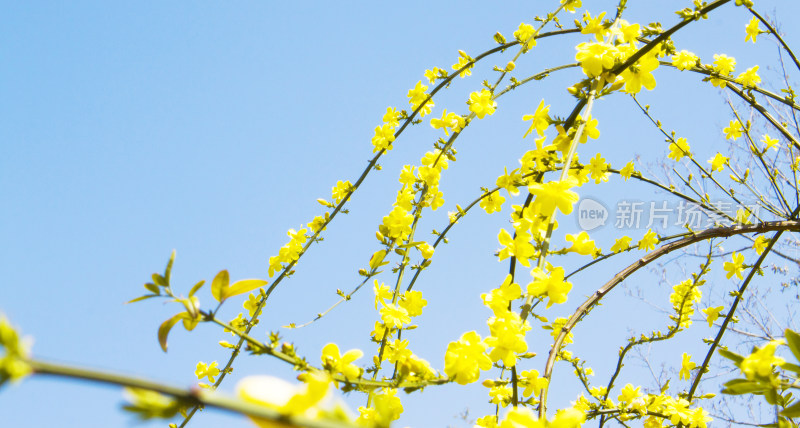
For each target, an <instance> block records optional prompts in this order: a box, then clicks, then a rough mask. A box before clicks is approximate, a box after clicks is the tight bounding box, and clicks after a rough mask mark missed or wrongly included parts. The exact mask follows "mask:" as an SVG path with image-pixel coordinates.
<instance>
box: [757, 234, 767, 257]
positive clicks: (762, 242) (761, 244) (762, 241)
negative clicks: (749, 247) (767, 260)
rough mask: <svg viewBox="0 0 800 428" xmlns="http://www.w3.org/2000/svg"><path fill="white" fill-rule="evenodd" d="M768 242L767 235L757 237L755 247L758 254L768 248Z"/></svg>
mask: <svg viewBox="0 0 800 428" xmlns="http://www.w3.org/2000/svg"><path fill="white" fill-rule="evenodd" d="M768 243H769V239H767V237H766V236H759V237H758V238H756V240H755V241H754V242H753V249H755V250H756V254H758V255H759V256H760V255H761V253H763V252H764V250H766V249H767V244H768Z"/></svg>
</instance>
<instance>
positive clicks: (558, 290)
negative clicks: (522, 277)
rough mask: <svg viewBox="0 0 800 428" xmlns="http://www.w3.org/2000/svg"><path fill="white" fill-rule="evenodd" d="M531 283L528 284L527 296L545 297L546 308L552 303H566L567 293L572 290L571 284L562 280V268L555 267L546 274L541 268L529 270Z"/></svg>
mask: <svg viewBox="0 0 800 428" xmlns="http://www.w3.org/2000/svg"><path fill="white" fill-rule="evenodd" d="M531 276H533V281H532V282H531V283H530V284H528V294H530V295H532V296H547V298H548V301H547V307H548V308H549V307H550V306H553V303H564V302H566V301H567V293H569V291H570V290H571V289H572V283H571V282H567V281H565V280H564V268H563V267H560V266H559V267H557V268H553V269H550V272H549V273H546V272H545V271H543V270H542V269H541V268H538V267H536V268H533V270H531Z"/></svg>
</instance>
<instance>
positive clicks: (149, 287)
mask: <svg viewBox="0 0 800 428" xmlns="http://www.w3.org/2000/svg"><path fill="white" fill-rule="evenodd" d="M144 288H146V289H147V291H149V292H151V293H153V294H161V289H160V288H158V286H157V285H155V284H153V283H152V282H148V283H147V284H145V285H144Z"/></svg>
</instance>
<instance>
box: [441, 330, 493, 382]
mask: <svg viewBox="0 0 800 428" xmlns="http://www.w3.org/2000/svg"><path fill="white" fill-rule="evenodd" d="M486 348H487V345H486V344H485V343H483V341H482V340H481V337H480V335H478V333H476V332H474V331H470V332H467V333H464V334H462V335H461V338H460V339H459V340H458V342H450V344H449V345H447V352H445V356H444V372H445V374H447V376H448V377H450V379H452V380H455V381H456V383H458V384H459V385H466V384H468V383H472V382H475V381H476V380H478V377H479V376H480V371H481V370H489V369H490V368H492V360H491V359H489V357H488V356H487V355H486V354H485V351H486Z"/></svg>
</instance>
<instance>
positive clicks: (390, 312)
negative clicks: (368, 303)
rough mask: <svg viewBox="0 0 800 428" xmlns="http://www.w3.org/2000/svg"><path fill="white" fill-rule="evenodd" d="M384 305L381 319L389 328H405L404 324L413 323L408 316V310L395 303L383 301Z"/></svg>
mask: <svg viewBox="0 0 800 428" xmlns="http://www.w3.org/2000/svg"><path fill="white" fill-rule="evenodd" d="M381 305H382V306H383V307H382V308H381V310H380V314H381V321H382V322H383V324H385V325H386V326H387V327H389V328H403V325H404V324H410V323H411V317H409V316H408V311H407V310H406V309H405V308H402V307H400V306H398V305H395V304H393V303H389V304H387V303H386V302H384V301H381Z"/></svg>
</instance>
